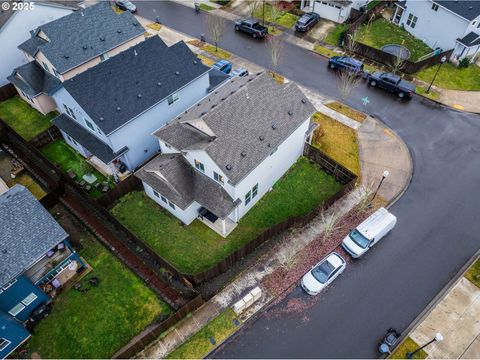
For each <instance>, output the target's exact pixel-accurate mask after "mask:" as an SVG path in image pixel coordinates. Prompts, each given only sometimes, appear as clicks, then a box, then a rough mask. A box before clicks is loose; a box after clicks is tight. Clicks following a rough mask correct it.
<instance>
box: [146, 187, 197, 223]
mask: <svg viewBox="0 0 480 360" xmlns="http://www.w3.org/2000/svg"><path fill="white" fill-rule="evenodd" d="M143 188H144V190H145V193H146V194H147V195H148V196H149V197H150V198H151V199H152V200H153V201H155V202H156V203H157V204H158V205H160V206H161V207H163V208H164V209H166V210H167V211H168V212H169V213H171V214H172V215H173V216H175V217H176V218H178V219H179V220H180V221H181V222H183V223H184V224H186V225H189V224H190V223H191V222H192V221H193V220H195V219H196V218H197V216H198V209H199V208H200V205H199V204H198V203H197V202H195V201H194V202H193V203H192V204H191V205H190V206H188V207H187V208H186V209H185V210H182V209H180V208H179V207H178V206H177V205H176V204H175V209H172V208H171V207H170V206H169V205H168V204H165V203H164V202H163V201H162V199H161V198H159V197H156V196H155V194H154V193H153V189H152V188H151V187H150V185H148V184H146V183H143ZM160 195H161V194H160ZM167 199H168V198H167Z"/></svg>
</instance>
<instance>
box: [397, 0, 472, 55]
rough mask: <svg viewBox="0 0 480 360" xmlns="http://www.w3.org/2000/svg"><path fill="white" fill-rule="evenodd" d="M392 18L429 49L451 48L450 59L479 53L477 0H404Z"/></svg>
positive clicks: (400, 2) (398, 3) (398, 5)
mask: <svg viewBox="0 0 480 360" xmlns="http://www.w3.org/2000/svg"><path fill="white" fill-rule="evenodd" d="M395 5H396V9H395V13H394V14H393V17H392V21H393V22H394V23H396V24H398V25H399V26H403V27H404V28H405V30H407V31H408V32H409V33H411V34H412V35H413V36H415V37H416V38H418V39H420V40H422V41H423V42H424V43H425V44H427V45H428V46H429V47H431V48H432V49H435V48H441V49H442V50H450V49H453V53H452V56H451V58H452V59H461V58H464V57H470V58H473V57H475V56H477V55H478V54H480V1H465V0H448V1H443V0H406V1H399V2H397V3H395Z"/></svg>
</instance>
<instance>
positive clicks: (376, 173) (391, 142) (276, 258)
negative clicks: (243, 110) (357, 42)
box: [137, 17, 412, 358]
mask: <svg viewBox="0 0 480 360" xmlns="http://www.w3.org/2000/svg"><path fill="white" fill-rule="evenodd" d="M137 18H139V21H140V22H141V23H142V24H146V23H148V22H149V21H148V20H145V19H142V18H140V17H137ZM148 31H149V32H151V33H152V34H155V35H159V36H160V37H161V38H162V39H163V40H164V41H165V42H166V43H167V44H168V45H171V44H173V43H176V42H178V41H180V40H184V41H188V40H191V39H192V38H191V37H188V36H185V35H184V34H181V33H179V32H176V31H173V30H171V29H169V28H167V27H165V26H162V28H161V29H160V31H153V30H151V29H148ZM189 46H190V47H191V49H192V50H193V51H194V52H196V53H198V54H201V55H203V56H205V57H208V58H210V59H212V60H217V59H215V58H214V57H213V56H212V55H211V54H209V53H207V52H205V51H202V50H201V49H198V48H196V47H195V46H192V45H189ZM230 61H231V62H232V63H233V64H234V65H235V66H242V67H246V68H247V69H248V70H249V71H250V72H252V73H253V72H258V71H263V70H265V69H262V68H261V67H259V66H257V65H255V64H253V63H250V62H249V61H247V60H245V59H243V58H240V57H238V56H235V55H232V57H231V58H230ZM287 81H288V80H287ZM301 89H302V90H303V91H304V93H305V95H306V96H307V97H308V99H309V100H310V101H311V102H312V103H313V104H314V106H315V107H316V108H317V110H319V111H321V112H325V113H326V114H327V115H328V116H330V117H332V118H335V119H336V120H338V121H340V122H342V123H344V124H345V125H347V126H349V127H351V128H353V129H356V130H357V132H358V135H359V136H358V141H359V147H360V161H361V165H362V177H361V178H362V183H363V184H365V185H368V186H369V187H371V185H372V184H374V185H377V184H378V181H379V180H380V178H381V173H383V171H384V170H385V169H388V170H389V171H390V172H391V175H390V176H389V177H388V178H387V180H385V182H384V185H383V186H382V188H381V189H380V191H379V195H380V196H382V197H384V198H385V199H386V200H387V201H389V202H391V201H393V200H395V199H396V197H397V196H399V195H400V194H401V193H402V192H403V191H404V189H405V188H406V187H407V186H408V184H409V181H410V178H411V174H412V163H411V160H410V154H409V152H408V149H407V148H406V146H405V144H404V143H403V142H402V141H401V139H400V138H398V137H397V136H396V135H395V134H393V132H392V131H391V130H388V129H387V128H386V127H385V126H384V125H382V124H381V123H380V122H379V121H377V120H375V119H373V118H371V117H368V118H367V119H366V120H365V121H364V122H363V124H360V123H358V122H356V121H354V120H352V119H350V118H348V117H346V116H345V115H342V114H340V113H338V112H336V111H333V110H332V109H330V108H328V107H326V106H325V105H324V104H325V103H327V102H329V101H331V100H329V99H327V98H325V97H324V96H322V95H321V94H319V93H317V92H315V91H313V90H311V89H308V88H306V87H302V86H301ZM361 192H362V189H361V188H360V187H359V188H357V189H355V190H354V191H352V192H351V193H350V194H348V195H347V196H345V197H343V198H342V199H340V200H339V201H337V202H336V203H335V204H334V205H333V206H332V207H331V208H330V209H329V210H328V212H329V213H333V212H335V214H336V215H337V216H339V217H341V216H343V215H344V214H346V213H347V212H349V211H350V210H351V209H352V208H353V207H354V206H355V205H356V204H357V203H358V200H359V198H360V197H361ZM322 232H323V225H322V222H321V220H320V218H316V219H314V220H313V221H312V222H311V223H310V224H309V225H308V226H306V227H304V228H302V229H298V230H296V231H292V232H286V233H285V234H284V235H283V239H282V240H281V241H279V242H278V243H277V244H275V245H274V246H273V247H272V249H270V250H269V251H267V252H266V253H265V254H264V255H263V256H262V257H260V258H259V259H258V260H257V261H256V263H255V264H254V265H253V266H251V267H250V268H248V269H246V270H244V271H243V272H242V273H240V274H239V275H238V276H237V277H236V278H235V279H234V280H233V281H232V282H231V283H230V284H229V285H227V286H226V287H225V288H224V289H223V290H222V291H221V292H220V293H218V294H217V295H216V296H214V297H213V298H212V299H210V300H209V301H208V302H206V303H205V304H204V305H203V306H202V307H201V308H200V309H198V310H197V311H195V312H194V313H193V314H192V316H190V317H188V318H186V319H184V320H183V321H182V322H180V323H179V324H177V325H176V326H175V329H174V330H172V331H170V332H168V333H167V334H166V335H165V336H164V337H163V338H159V339H158V340H157V341H155V342H154V343H153V344H151V345H150V346H149V347H148V348H146V349H145V350H144V351H143V352H141V353H140V354H138V357H141V358H164V357H165V356H166V355H168V353H170V352H171V351H173V350H174V349H175V348H177V347H178V346H180V345H181V344H182V343H183V342H185V341H186V340H187V339H188V338H189V337H191V336H192V335H194V334H195V333H196V332H198V330H200V329H201V328H202V327H203V326H205V325H206V324H207V323H208V322H209V321H211V320H212V319H213V318H215V317H216V316H217V315H218V314H220V313H221V312H222V311H223V310H225V309H226V308H228V307H230V306H232V305H233V303H235V302H236V301H238V300H239V299H240V298H241V297H242V296H243V295H245V294H246V293H247V292H248V291H250V290H251V289H252V288H254V287H256V286H258V284H259V283H261V281H262V280H263V279H264V278H265V277H266V276H267V275H269V274H271V273H273V272H274V271H275V270H276V269H278V268H279V267H281V266H283V265H282V264H284V262H285V259H286V258H293V257H295V256H296V254H297V253H298V252H299V251H301V250H302V249H303V248H304V247H305V246H307V245H308V244H310V243H311V242H312V241H314V240H315V239H317V238H318V236H320V235H321V233H322ZM263 290H264V291H263V296H262V298H261V299H260V300H259V301H258V302H257V303H255V304H254V305H253V306H252V307H251V308H250V309H249V310H248V311H247V312H245V313H243V314H242V316H241V319H242V321H247V320H248V319H249V318H250V317H251V316H253V315H254V314H256V313H258V312H259V311H260V310H262V309H263V308H264V307H265V306H267V305H268V304H270V303H271V302H272V300H274V295H273V294H271V293H269V292H267V291H265V289H263Z"/></svg>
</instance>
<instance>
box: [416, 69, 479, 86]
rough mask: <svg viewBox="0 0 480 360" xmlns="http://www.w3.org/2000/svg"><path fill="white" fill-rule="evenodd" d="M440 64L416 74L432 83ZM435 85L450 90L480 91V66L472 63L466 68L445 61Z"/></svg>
mask: <svg viewBox="0 0 480 360" xmlns="http://www.w3.org/2000/svg"><path fill="white" fill-rule="evenodd" d="M438 66H439V65H434V66H431V67H429V68H426V69H424V70H422V71H419V72H417V73H416V74H415V76H416V77H417V78H419V79H421V80H423V81H425V82H427V83H430V82H431V81H432V79H433V77H434V76H435V72H436V71H437V69H438ZM434 85H435V86H438V87H441V88H444V89H450V90H464V91H480V67H479V66H478V65H475V64H470V65H469V66H468V67H466V68H458V67H456V66H455V65H453V64H451V63H445V64H443V65H442V67H441V69H440V70H439V72H438V74H437V77H436V78H435V82H434Z"/></svg>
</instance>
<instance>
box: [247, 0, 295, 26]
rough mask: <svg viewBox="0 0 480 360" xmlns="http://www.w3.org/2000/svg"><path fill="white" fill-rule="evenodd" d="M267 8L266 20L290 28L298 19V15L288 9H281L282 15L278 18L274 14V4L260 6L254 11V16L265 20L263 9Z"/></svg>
mask: <svg viewBox="0 0 480 360" xmlns="http://www.w3.org/2000/svg"><path fill="white" fill-rule="evenodd" d="M264 8H265V22H269V23H275V24H277V25H280V26H283V27H286V28H288V29H290V28H292V27H293V25H295V23H296V22H297V20H298V16H296V15H293V14H290V13H289V12H286V11H280V15H279V16H278V17H276V18H273V16H272V6H271V5H270V4H265V6H262V5H260V6H258V7H257V9H255V12H254V13H253V16H254V17H256V18H257V19H261V20H263V9H264Z"/></svg>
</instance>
